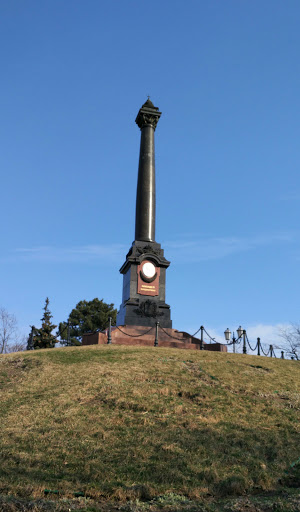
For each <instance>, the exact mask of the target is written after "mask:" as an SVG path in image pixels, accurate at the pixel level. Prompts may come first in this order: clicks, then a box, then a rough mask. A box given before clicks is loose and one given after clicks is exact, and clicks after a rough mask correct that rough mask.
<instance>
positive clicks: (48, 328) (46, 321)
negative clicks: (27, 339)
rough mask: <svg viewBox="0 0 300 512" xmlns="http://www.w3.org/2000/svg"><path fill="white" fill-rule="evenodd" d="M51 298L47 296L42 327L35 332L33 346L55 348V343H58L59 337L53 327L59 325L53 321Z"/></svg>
mask: <svg viewBox="0 0 300 512" xmlns="http://www.w3.org/2000/svg"><path fill="white" fill-rule="evenodd" d="M48 306H49V299H48V297H47V298H46V301H45V306H44V314H43V318H41V322H42V327H41V328H40V329H35V331H34V332H35V334H34V336H33V348H34V349H39V348H53V347H55V343H57V339H56V338H55V336H54V335H53V334H51V333H52V331H53V329H55V328H56V327H57V325H54V324H52V323H51V318H52V315H51V313H50V311H49V308H48Z"/></svg>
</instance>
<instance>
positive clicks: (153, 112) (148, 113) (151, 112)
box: [135, 95, 161, 130]
mask: <svg viewBox="0 0 300 512" xmlns="http://www.w3.org/2000/svg"><path fill="white" fill-rule="evenodd" d="M160 116H161V112H159V108H158V107H155V106H154V105H153V103H152V101H151V100H150V96H149V95H148V99H147V101H146V102H145V103H144V105H143V106H142V107H141V108H140V110H139V112H138V115H137V117H136V120H135V122H136V124H137V125H138V127H139V128H141V129H142V128H143V127H144V126H152V128H154V130H155V128H156V125H157V123H158V120H159V118H160Z"/></svg>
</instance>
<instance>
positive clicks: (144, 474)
mask: <svg viewBox="0 0 300 512" xmlns="http://www.w3.org/2000/svg"><path fill="white" fill-rule="evenodd" d="M0 387H1V392H0V400H1V402H0V415H1V465H0V482H1V484H0V485H1V492H2V493H3V494H14V495H19V496H29V495H31V496H34V497H41V496H42V495H43V493H44V489H45V488H47V489H58V490H59V491H60V492H61V493H62V494H63V495H64V496H66V497H68V496H69V497H72V496H73V493H74V492H75V491H83V492H84V493H85V495H87V496H90V497H91V498H96V499H99V498H103V499H106V498H111V497H116V498H119V499H126V498H130V497H131V495H132V493H133V491H132V489H134V488H135V487H134V486H137V485H138V486H141V485H142V486H143V489H146V490H147V493H148V495H149V496H150V497H151V496H155V495H158V494H163V493H168V492H172V491H174V492H176V493H181V494H184V495H186V496H190V497H193V496H195V495H205V494H207V493H211V494H214V495H224V493H225V494H226V493H227V494H243V493H244V492H246V491H251V490H252V491H253V490H254V489H272V488H274V487H276V486H277V485H278V479H279V478H281V477H282V475H283V472H284V470H285V469H286V468H287V467H288V466H289V464H290V463H292V462H293V461H295V460H296V459H297V458H298V457H299V456H300V453H299V424H300V422H299V408H300V401H299V387H300V380H299V364H298V363H297V362H294V361H282V360H275V359H270V358H259V357H257V356H244V355H238V354H236V355H234V354H221V353H210V352H205V351H204V352H196V353H192V352H187V351H180V350H175V349H162V348H157V349H154V348H153V349H151V348H146V347H121V346H99V347H98V346H90V347H76V348H66V349H50V350H41V351H37V352H30V353H23V354H14V355H7V356H2V357H1V358H0ZM145 492H146V491H145Z"/></svg>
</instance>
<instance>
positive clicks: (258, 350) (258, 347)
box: [257, 338, 260, 356]
mask: <svg viewBox="0 0 300 512" xmlns="http://www.w3.org/2000/svg"><path fill="white" fill-rule="evenodd" d="M257 355H258V356H260V338H257Z"/></svg>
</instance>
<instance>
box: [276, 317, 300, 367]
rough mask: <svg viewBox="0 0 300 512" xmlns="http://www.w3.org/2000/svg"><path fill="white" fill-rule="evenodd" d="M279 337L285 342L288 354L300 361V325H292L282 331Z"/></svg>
mask: <svg viewBox="0 0 300 512" xmlns="http://www.w3.org/2000/svg"><path fill="white" fill-rule="evenodd" d="M279 336H280V337H281V338H282V339H283V340H284V342H285V349H286V352H287V353H288V354H289V355H290V356H291V357H294V358H295V359H297V361H299V360H300V325H296V324H294V325H292V326H291V327H290V328H288V329H281V332H280V334H279Z"/></svg>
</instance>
